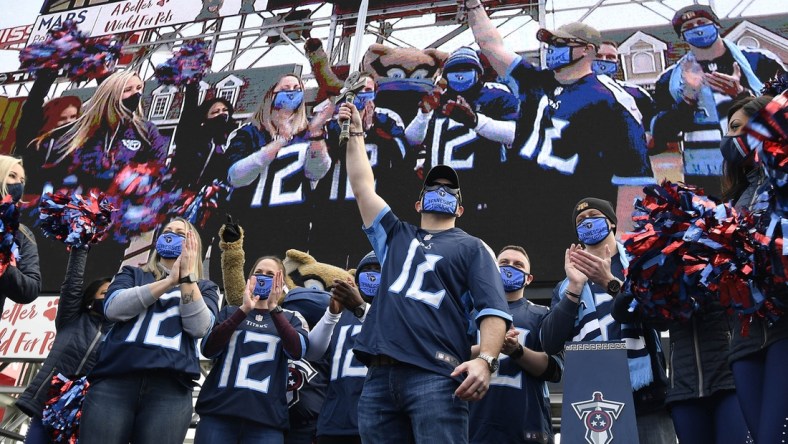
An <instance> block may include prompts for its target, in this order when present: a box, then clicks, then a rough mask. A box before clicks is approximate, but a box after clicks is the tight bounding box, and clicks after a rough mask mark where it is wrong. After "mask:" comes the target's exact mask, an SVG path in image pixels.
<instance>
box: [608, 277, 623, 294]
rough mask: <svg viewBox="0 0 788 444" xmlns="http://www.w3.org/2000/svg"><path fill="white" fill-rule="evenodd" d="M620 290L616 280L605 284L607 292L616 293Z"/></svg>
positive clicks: (619, 284)
mask: <svg viewBox="0 0 788 444" xmlns="http://www.w3.org/2000/svg"><path fill="white" fill-rule="evenodd" d="M620 289H621V283H619V282H618V281H617V280H612V281H610V283H608V284H607V290H608V291H610V292H613V293H618V291H619V290H620Z"/></svg>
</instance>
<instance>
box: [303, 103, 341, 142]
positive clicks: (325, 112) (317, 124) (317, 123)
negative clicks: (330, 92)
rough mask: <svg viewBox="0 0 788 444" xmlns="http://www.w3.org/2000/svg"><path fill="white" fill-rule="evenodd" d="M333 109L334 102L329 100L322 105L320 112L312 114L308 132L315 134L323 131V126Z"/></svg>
mask: <svg viewBox="0 0 788 444" xmlns="http://www.w3.org/2000/svg"><path fill="white" fill-rule="evenodd" d="M334 109H335V106H334V103H333V102H331V101H329V103H328V105H327V106H325V107H323V109H322V110H320V112H318V113H317V114H315V115H314V116H312V120H310V121H309V134H312V135H315V134H321V133H323V127H324V126H325V125H326V123H327V122H328V121H329V120H331V117H332V116H333V115H334Z"/></svg>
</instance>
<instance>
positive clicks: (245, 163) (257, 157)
mask: <svg viewBox="0 0 788 444" xmlns="http://www.w3.org/2000/svg"><path fill="white" fill-rule="evenodd" d="M267 147H268V145H266V146H265V147H263V148H262V149H260V150H258V151H255V152H254V153H252V154H250V155H248V156H246V157H244V158H243V159H241V160H239V161H238V162H235V163H234V164H233V165H232V166H231V167H230V169H229V170H228V171H227V178H228V179H229V180H230V185H232V186H234V187H244V186H246V185H249V184H250V183H252V181H253V180H254V179H255V178H256V177H257V176H259V175H260V173H261V172H262V171H263V170H264V169H265V168H266V167H268V165H269V164H270V163H271V161H272V160H274V156H275V155H276V154H275V153H274V154H273V155H271V154H272V151H273V150H271V149H266V148H267Z"/></svg>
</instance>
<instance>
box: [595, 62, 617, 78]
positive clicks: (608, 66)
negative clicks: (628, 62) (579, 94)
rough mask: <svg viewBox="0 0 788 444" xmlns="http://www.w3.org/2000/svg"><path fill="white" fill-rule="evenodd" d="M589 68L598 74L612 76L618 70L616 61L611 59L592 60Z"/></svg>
mask: <svg viewBox="0 0 788 444" xmlns="http://www.w3.org/2000/svg"><path fill="white" fill-rule="evenodd" d="M591 70H592V71H593V72H594V74H596V75H598V76H601V75H606V76H614V75H615V74H616V71H618V62H614V61H612V60H594V61H593V62H591Z"/></svg>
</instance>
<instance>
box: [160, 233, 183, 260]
mask: <svg viewBox="0 0 788 444" xmlns="http://www.w3.org/2000/svg"><path fill="white" fill-rule="evenodd" d="M183 239H184V238H183V236H181V235H179V234H175V233H173V232H171V231H169V232H167V233H162V234H161V235H160V236H159V238H158V239H156V252H157V253H159V256H161V257H163V258H165V259H175V258H176V257H178V256H180V255H181V248H182V247H183Z"/></svg>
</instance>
